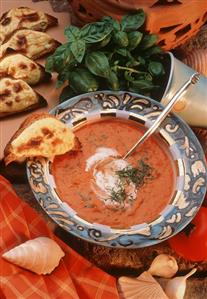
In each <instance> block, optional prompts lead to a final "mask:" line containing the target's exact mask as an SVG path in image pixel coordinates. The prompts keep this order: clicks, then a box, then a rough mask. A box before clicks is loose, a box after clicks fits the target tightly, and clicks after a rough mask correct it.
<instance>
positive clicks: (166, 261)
mask: <svg viewBox="0 0 207 299" xmlns="http://www.w3.org/2000/svg"><path fill="white" fill-rule="evenodd" d="M177 271H178V264H177V261H176V259H175V258H174V257H173V256H170V255H168V254H160V255H158V256H156V258H155V259H154V260H153V261H152V263H151V266H150V268H149V270H148V272H149V273H150V274H151V275H153V276H159V277H163V278H171V277H173V276H174V275H175V274H176V273H177Z"/></svg>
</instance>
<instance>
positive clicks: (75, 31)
mask: <svg viewBox="0 0 207 299" xmlns="http://www.w3.org/2000/svg"><path fill="white" fill-rule="evenodd" d="M64 35H65V36H66V37H67V38H68V40H69V41H70V42H74V41H76V40H77V39H79V36H80V29H79V28H78V27H76V26H73V25H70V26H69V27H67V28H65V31H64Z"/></svg>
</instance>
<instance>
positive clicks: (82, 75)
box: [69, 68, 99, 93]
mask: <svg viewBox="0 0 207 299" xmlns="http://www.w3.org/2000/svg"><path fill="white" fill-rule="evenodd" d="M69 83H70V86H71V87H72V89H73V90H74V91H75V92H78V93H82V92H83V93H84V92H90V91H96V90H97V89H98V86H99V84H98V81H97V79H96V77H95V76H93V75H92V74H91V73H90V72H89V71H88V70H87V69H84V68H79V69H76V70H74V71H72V72H70V73H69Z"/></svg>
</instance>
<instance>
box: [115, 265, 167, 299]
mask: <svg viewBox="0 0 207 299" xmlns="http://www.w3.org/2000/svg"><path fill="white" fill-rule="evenodd" d="M118 292H119V295H120V298H122V299H146V298H147V299H158V298H159V299H168V297H167V296H166V295H165V293H164V291H163V290H162V288H161V286H160V285H159V283H158V282H157V281H156V280H155V279H154V278H153V277H152V275H151V274H150V273H149V272H147V271H145V272H143V273H142V274H141V275H140V276H138V277H137V278H130V277H126V276H122V277H120V278H119V279H118Z"/></svg>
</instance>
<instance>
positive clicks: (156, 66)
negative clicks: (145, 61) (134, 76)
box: [148, 61, 164, 76]
mask: <svg viewBox="0 0 207 299" xmlns="http://www.w3.org/2000/svg"><path fill="white" fill-rule="evenodd" d="M148 71H149V72H150V74H152V76H159V75H163V73H164V68H163V65H162V63H160V62H157V61H150V63H149V65H148Z"/></svg>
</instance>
